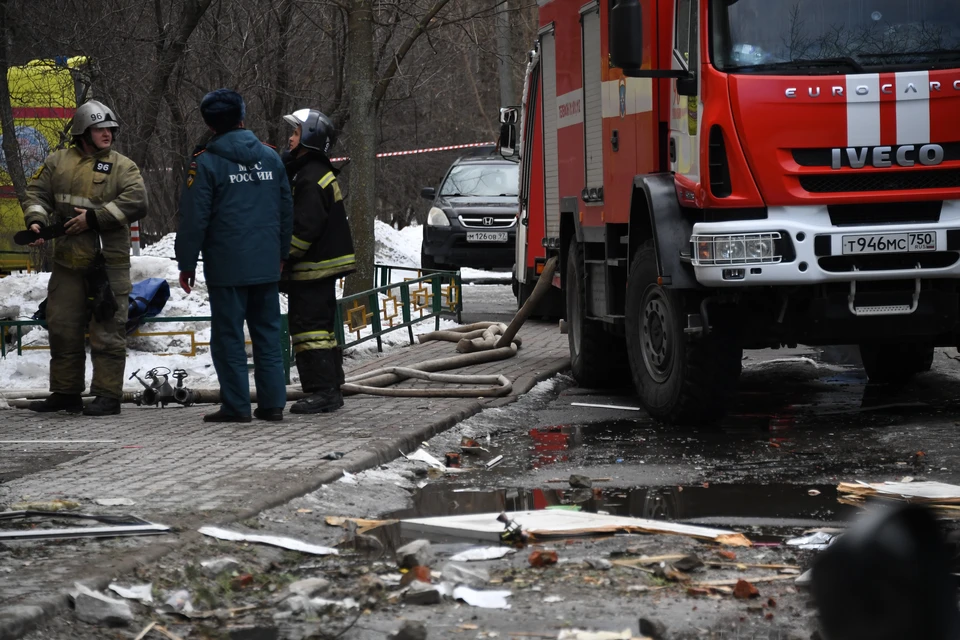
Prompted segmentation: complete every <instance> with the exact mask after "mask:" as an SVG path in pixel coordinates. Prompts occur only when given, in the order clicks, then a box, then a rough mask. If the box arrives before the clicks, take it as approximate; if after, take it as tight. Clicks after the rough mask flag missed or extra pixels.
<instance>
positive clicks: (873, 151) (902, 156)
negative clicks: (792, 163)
mask: <svg viewBox="0 0 960 640" xmlns="http://www.w3.org/2000/svg"><path fill="white" fill-rule="evenodd" d="M832 151H833V155H832V161H831V163H830V166H831V167H833V168H834V169H842V168H843V167H844V166H849V167H852V168H854V169H862V168H864V167H865V166H867V161H868V160H869V161H870V163H871V164H872V165H873V166H874V167H878V168H884V167H892V166H893V163H897V164H898V165H899V166H901V167H912V166H914V165H915V164H917V163H918V162H919V163H920V164H922V165H924V166H927V167H932V166H934V165H938V164H940V163H941V162H943V147H941V146H940V145H938V144H925V145H923V146H920V147H919V148H918V146H917V145H915V144H904V145H900V146H898V147H850V148H847V149H833V150H832Z"/></svg>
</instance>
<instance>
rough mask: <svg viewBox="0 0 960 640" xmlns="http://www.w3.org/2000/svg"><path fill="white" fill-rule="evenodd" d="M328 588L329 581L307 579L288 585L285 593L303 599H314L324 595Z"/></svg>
mask: <svg viewBox="0 0 960 640" xmlns="http://www.w3.org/2000/svg"><path fill="white" fill-rule="evenodd" d="M329 588H330V581H329V580H327V579H325V578H307V579H306V580H297V581H296V582H294V583H292V584H290V586H289V587H287V591H289V592H290V593H292V594H294V595H298V596H303V597H304V598H315V597H317V596H319V595H322V594H323V593H326V591H327V590H328V589H329Z"/></svg>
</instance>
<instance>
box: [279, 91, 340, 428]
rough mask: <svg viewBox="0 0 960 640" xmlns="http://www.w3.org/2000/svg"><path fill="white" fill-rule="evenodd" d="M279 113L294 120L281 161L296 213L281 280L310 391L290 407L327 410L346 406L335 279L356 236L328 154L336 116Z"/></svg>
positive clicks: (314, 112)
mask: <svg viewBox="0 0 960 640" xmlns="http://www.w3.org/2000/svg"><path fill="white" fill-rule="evenodd" d="M284 120H286V121H287V123H288V124H290V125H291V126H293V127H295V131H294V132H293V134H292V135H291V136H290V141H289V144H290V152H289V159H288V160H287V163H286V166H287V175H288V176H289V177H290V184H291V186H292V188H293V211H294V217H293V238H292V240H291V242H290V260H289V261H288V262H287V264H286V267H285V268H284V271H283V275H282V276H281V286H282V289H283V290H284V291H286V292H287V293H288V294H289V303H288V308H287V317H288V319H289V322H290V335H291V339H292V341H293V351H294V354H295V356H296V360H297V371H298V372H299V373H300V386H301V388H302V389H303V391H304V392H305V393H309V394H311V395H309V396H307V397H306V398H303V399H301V400H299V401H297V402H296V403H295V404H294V405H293V406H292V407H291V408H290V412H291V413H326V412H328V411H336V410H337V409H339V408H340V407H342V406H343V396H342V395H341V394H340V385H342V384H343V381H344V375H343V349H342V348H341V347H340V345H338V344H337V336H336V333H334V323H335V321H336V309H337V295H336V282H337V279H338V278H341V277H343V276H345V275H347V274H350V273H353V272H354V271H355V270H356V266H355V265H356V261H355V259H354V254H353V237H352V236H351V234H350V224H349V222H348V220H347V212H346V209H345V208H344V206H343V195H342V194H341V192H340V185H339V184H338V183H337V170H336V169H334V168H333V165H332V164H330V159H329V158H328V157H327V154H328V153H329V152H330V148H331V147H332V146H333V144H334V142H335V141H336V131H335V129H334V126H333V123H332V122H331V121H330V119H329V118H327V116H325V115H324V114H322V113H320V112H319V111H317V110H316V109H300V110H299V111H295V112H294V113H293V114H291V115H287V116H284Z"/></svg>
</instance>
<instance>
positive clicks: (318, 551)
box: [199, 527, 339, 556]
mask: <svg viewBox="0 0 960 640" xmlns="http://www.w3.org/2000/svg"><path fill="white" fill-rule="evenodd" d="M199 531H200V533H202V534H203V535H205V536H210V537H211V538H217V539H219V540H230V541H232V542H259V543H260V544H266V545H270V546H273V547H281V548H283V549H290V550H291V551H299V552H301V553H310V554H313V555H317V556H335V555H338V554H339V552H338V551H337V550H336V549H331V548H330V547H321V546H319V545H315V544H310V543H308V542H302V541H300V540H295V539H293V538H284V537H281V536H259V535H253V534H244V533H237V532H235V531H228V530H227V529H220V528H219V527H201V528H200V529H199Z"/></svg>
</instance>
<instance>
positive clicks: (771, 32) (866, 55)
mask: <svg viewBox="0 0 960 640" xmlns="http://www.w3.org/2000/svg"><path fill="white" fill-rule="evenodd" d="M711 8H712V11H713V15H712V16H711V29H712V38H711V47H712V58H713V64H714V65H715V66H716V67H717V68H718V69H720V70H723V71H731V72H739V73H764V72H768V73H779V74H831V73H834V74H835V73H863V72H864V71H865V70H866V71H873V72H876V71H878V70H879V69H882V68H887V67H895V68H896V69H897V70H910V69H917V70H921V69H935V68H945V67H960V6H958V2H957V0H712V2H711Z"/></svg>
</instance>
